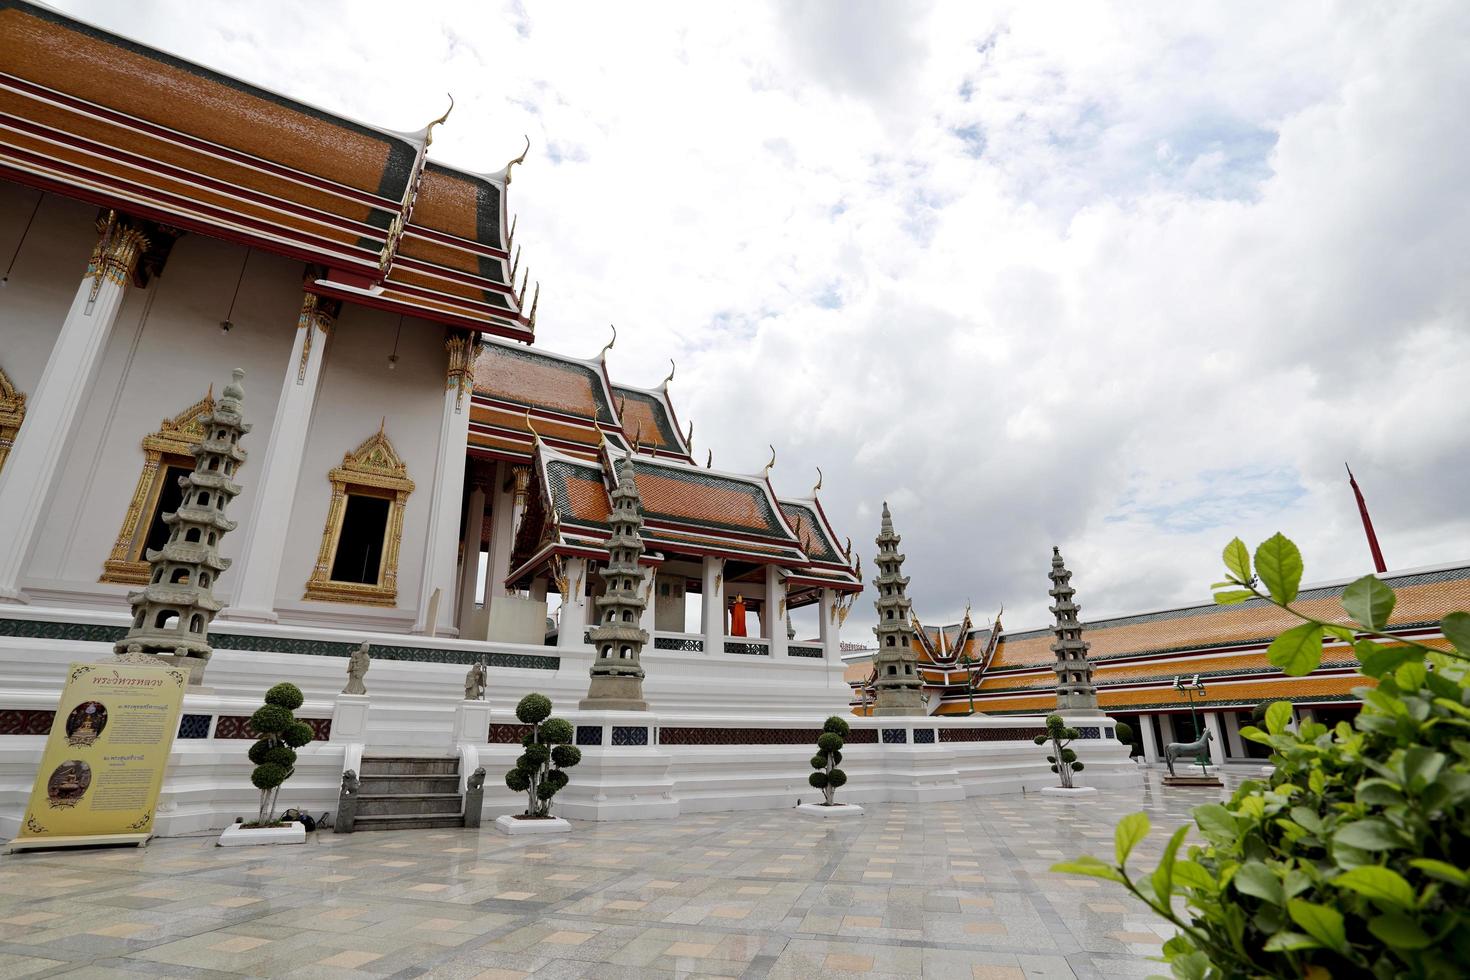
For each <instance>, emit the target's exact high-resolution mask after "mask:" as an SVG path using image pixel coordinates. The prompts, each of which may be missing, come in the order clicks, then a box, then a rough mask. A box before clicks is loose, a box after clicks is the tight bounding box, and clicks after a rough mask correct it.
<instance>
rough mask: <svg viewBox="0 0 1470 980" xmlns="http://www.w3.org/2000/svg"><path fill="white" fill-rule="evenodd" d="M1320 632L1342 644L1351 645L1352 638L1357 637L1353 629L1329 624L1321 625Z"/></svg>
mask: <svg viewBox="0 0 1470 980" xmlns="http://www.w3.org/2000/svg"><path fill="white" fill-rule="evenodd" d="M1322 632H1324V633H1326V634H1327V635H1328V636H1333V637H1336V638H1337V639H1339V640H1341V641H1342V642H1344V643H1352V642H1353V638H1354V637H1356V636H1357V635H1358V634H1357V631H1355V630H1353V629H1350V628H1348V627H1346V626H1333V625H1332V624H1331V623H1323V624H1322Z"/></svg>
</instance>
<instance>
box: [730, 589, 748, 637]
mask: <svg viewBox="0 0 1470 980" xmlns="http://www.w3.org/2000/svg"><path fill="white" fill-rule="evenodd" d="M730 635H731V636H747V635H749V634H747V633H746V632H745V596H743V595H737V596H736V597H735V601H734V602H732V603H730Z"/></svg>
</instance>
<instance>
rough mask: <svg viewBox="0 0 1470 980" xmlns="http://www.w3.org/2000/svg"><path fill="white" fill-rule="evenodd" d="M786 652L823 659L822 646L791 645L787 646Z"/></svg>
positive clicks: (791, 654) (789, 654) (792, 654)
mask: <svg viewBox="0 0 1470 980" xmlns="http://www.w3.org/2000/svg"><path fill="white" fill-rule="evenodd" d="M786 653H787V655H788V656H792V657H810V658H811V659H813V660H821V659H822V648H821V647H808V646H789V647H787V648H786Z"/></svg>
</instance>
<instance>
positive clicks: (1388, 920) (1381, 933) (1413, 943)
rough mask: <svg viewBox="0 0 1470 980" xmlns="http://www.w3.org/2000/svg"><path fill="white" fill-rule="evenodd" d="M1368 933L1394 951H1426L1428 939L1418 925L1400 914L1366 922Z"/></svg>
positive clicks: (1390, 914) (1381, 916) (1392, 913)
mask: <svg viewBox="0 0 1470 980" xmlns="http://www.w3.org/2000/svg"><path fill="white" fill-rule="evenodd" d="M1368 931H1369V932H1371V933H1373V935H1375V936H1377V937H1378V938H1379V939H1381V940H1383V941H1384V942H1385V943H1387V944H1388V945H1389V946H1390V947H1393V948H1395V949H1428V948H1429V943H1430V939H1429V936H1428V934H1427V933H1425V931H1424V930H1423V929H1421V928H1419V923H1417V922H1415V921H1414V920H1413V919H1411V918H1409V917H1408V916H1407V915H1404V914H1403V913H1401V912H1390V913H1388V914H1387V915H1380V916H1378V918H1376V919H1369V920H1368Z"/></svg>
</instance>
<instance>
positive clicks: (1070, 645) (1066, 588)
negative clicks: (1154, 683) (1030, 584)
mask: <svg viewBox="0 0 1470 980" xmlns="http://www.w3.org/2000/svg"><path fill="white" fill-rule="evenodd" d="M1051 582H1052V587H1051V590H1050V592H1049V593H1048V594H1049V595H1050V596H1051V597H1052V599H1053V600H1055V605H1053V606H1052V607H1051V611H1052V615H1054V616H1056V618H1057V622H1056V625H1055V626H1053V627H1052V633H1053V634H1055V635H1056V640H1055V641H1054V642H1053V643H1052V645H1051V652H1052V653H1054V654H1056V655H1057V662H1056V666H1055V668H1054V669H1055V670H1056V672H1057V710H1058V711H1060V712H1062V713H1064V714H1065V713H1067V712H1069V711H1070V712H1087V713H1093V712H1096V711H1097V688H1096V687H1094V686H1093V683H1092V664H1091V663H1089V662H1088V660H1087V642H1086V641H1085V640H1083V639H1082V624H1081V623H1080V622H1078V621H1077V613H1078V611H1079V610H1080V609H1081V608H1082V607H1081V606H1079V605H1077V603H1075V602H1073V601H1072V596H1074V595H1076V594H1077V590H1076V589H1074V588H1072V573H1071V572H1069V571H1067V566H1066V565H1065V564H1063V563H1062V550H1061V549H1060V548H1052V549H1051Z"/></svg>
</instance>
